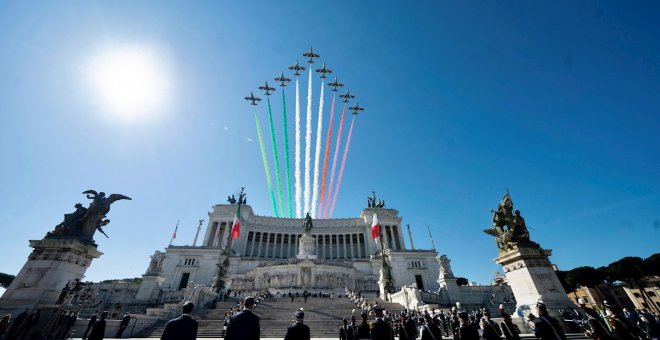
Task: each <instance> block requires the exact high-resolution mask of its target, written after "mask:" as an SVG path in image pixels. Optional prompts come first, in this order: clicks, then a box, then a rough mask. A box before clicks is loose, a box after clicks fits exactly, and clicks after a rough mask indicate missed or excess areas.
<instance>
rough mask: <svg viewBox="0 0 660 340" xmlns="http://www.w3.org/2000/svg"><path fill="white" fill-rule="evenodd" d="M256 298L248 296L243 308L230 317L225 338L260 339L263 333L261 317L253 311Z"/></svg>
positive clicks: (239, 339) (229, 339) (235, 339)
mask: <svg viewBox="0 0 660 340" xmlns="http://www.w3.org/2000/svg"><path fill="white" fill-rule="evenodd" d="M253 309H254V298H253V297H251V296H248V297H246V298H245V300H244V301H243V310H242V311H241V312H239V313H236V315H234V316H232V317H231V318H230V319H229V324H228V325H227V334H226V335H225V340H258V339H259V336H260V334H261V331H260V327H259V317H258V316H256V315H254V313H252V310H253Z"/></svg>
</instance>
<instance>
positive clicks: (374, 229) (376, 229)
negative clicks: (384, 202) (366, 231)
mask: <svg viewBox="0 0 660 340" xmlns="http://www.w3.org/2000/svg"><path fill="white" fill-rule="evenodd" d="M379 236H380V226H379V225H378V215H377V214H376V211H375V210H374V215H373V217H372V219H371V238H372V239H373V240H374V241H375V240H376V239H377V238H378V237H379ZM376 242H378V241H376Z"/></svg>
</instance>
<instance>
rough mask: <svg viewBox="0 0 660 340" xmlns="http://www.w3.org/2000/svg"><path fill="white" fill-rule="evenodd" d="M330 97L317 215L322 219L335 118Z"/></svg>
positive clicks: (333, 98) (333, 99) (333, 96)
mask: <svg viewBox="0 0 660 340" xmlns="http://www.w3.org/2000/svg"><path fill="white" fill-rule="evenodd" d="M336 95H337V93H336V92H335V93H334V94H333V95H332V106H331V107H330V123H329V124H328V136H327V137H326V139H325V154H324V155H323V171H322V173H321V197H320V198H319V212H320V213H319V215H320V217H323V210H322V209H323V203H324V199H325V179H326V177H327V174H328V156H330V146H331V143H332V120H333V118H334V116H335V97H336Z"/></svg>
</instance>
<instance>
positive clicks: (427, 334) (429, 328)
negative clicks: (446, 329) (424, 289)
mask: <svg viewBox="0 0 660 340" xmlns="http://www.w3.org/2000/svg"><path fill="white" fill-rule="evenodd" d="M424 321H425V323H424V326H423V327H422V331H421V337H420V338H421V339H422V340H442V332H440V328H438V326H437V325H436V324H435V323H434V322H433V318H431V315H429V314H428V313H426V314H424Z"/></svg>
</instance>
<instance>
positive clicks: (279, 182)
mask: <svg viewBox="0 0 660 340" xmlns="http://www.w3.org/2000/svg"><path fill="white" fill-rule="evenodd" d="M267 97H268V121H269V123H270V139H271V142H272V143H273V159H274V160H275V182H276V184H277V198H278V202H280V211H281V212H282V214H284V198H283V196H282V176H281V175H280V157H279V155H278V154H277V139H276V138H275V125H274V124H273V110H272V109H271V106H270V96H267Z"/></svg>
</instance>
